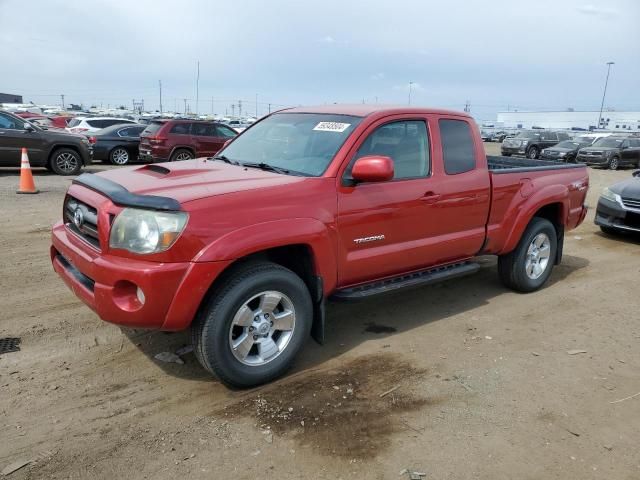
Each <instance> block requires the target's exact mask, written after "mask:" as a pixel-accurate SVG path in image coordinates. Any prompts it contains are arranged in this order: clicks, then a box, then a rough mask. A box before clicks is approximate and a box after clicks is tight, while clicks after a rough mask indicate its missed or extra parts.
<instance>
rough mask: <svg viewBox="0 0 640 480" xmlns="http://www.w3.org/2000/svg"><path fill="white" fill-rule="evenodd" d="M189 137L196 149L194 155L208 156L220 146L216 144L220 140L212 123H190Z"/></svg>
mask: <svg viewBox="0 0 640 480" xmlns="http://www.w3.org/2000/svg"><path fill="white" fill-rule="evenodd" d="M191 138H192V139H193V145H194V147H195V149H196V157H210V156H212V155H214V154H215V153H216V152H217V151H218V150H220V148H221V147H222V145H220V146H218V145H219V144H220V141H219V139H218V137H217V132H216V127H215V125H214V124H213V123H194V124H192V125H191Z"/></svg>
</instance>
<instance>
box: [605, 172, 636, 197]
mask: <svg viewBox="0 0 640 480" xmlns="http://www.w3.org/2000/svg"><path fill="white" fill-rule="evenodd" d="M609 190H611V191H612V192H613V193H617V194H618V195H620V196H622V197H625V198H632V199H634V200H640V178H635V177H634V178H629V179H627V180H623V181H622V182H618V183H614V184H613V185H611V186H610V187H609Z"/></svg>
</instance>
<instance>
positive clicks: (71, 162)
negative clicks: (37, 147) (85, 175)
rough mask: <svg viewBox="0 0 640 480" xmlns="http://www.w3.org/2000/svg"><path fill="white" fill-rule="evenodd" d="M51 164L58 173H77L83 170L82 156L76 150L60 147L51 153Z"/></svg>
mask: <svg viewBox="0 0 640 480" xmlns="http://www.w3.org/2000/svg"><path fill="white" fill-rule="evenodd" d="M49 166H50V167H51V170H52V171H53V172H54V173H56V174H57V175H77V174H78V173H80V170H82V158H81V157H80V154H79V153H78V152H76V151H75V150H72V149H70V148H59V149H57V150H56V151H54V152H53V153H52V154H51V158H50V159H49Z"/></svg>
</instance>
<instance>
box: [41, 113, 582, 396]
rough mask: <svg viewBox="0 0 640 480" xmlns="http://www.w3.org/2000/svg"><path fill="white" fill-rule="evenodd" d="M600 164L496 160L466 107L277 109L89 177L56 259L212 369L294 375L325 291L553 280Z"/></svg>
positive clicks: (87, 289) (86, 293)
mask: <svg viewBox="0 0 640 480" xmlns="http://www.w3.org/2000/svg"><path fill="white" fill-rule="evenodd" d="M588 184H589V177H588V173H587V170H586V167H585V166H584V165H578V164H566V163H559V162H547V161H532V160H528V159H511V158H504V157H487V156H486V155H485V152H484V148H483V144H482V140H481V138H480V132H479V131H478V128H477V126H476V124H475V122H474V120H473V118H472V117H470V116H469V115H467V114H463V113H456V112H451V111H446V110H435V109H421V108H407V107H398V108H377V107H375V106H369V105H357V106H338V105H331V106H322V107H314V108H303V107H300V108H293V109H287V110H282V111H279V112H276V113H273V114H271V115H269V116H267V117H265V118H263V119H261V120H260V121H258V122H256V123H255V124H253V125H252V126H251V127H249V128H248V129H247V130H246V131H244V132H243V133H242V134H241V135H239V136H238V137H236V138H234V139H232V140H230V141H229V142H228V143H227V144H226V145H225V147H224V148H223V149H222V150H221V151H220V152H218V153H217V154H216V156H215V157H210V158H197V159H193V160H188V161H184V162H177V163H163V164H151V165H144V166H138V167H127V168H123V169H119V170H111V171H107V172H101V173H98V174H84V175H81V176H80V177H78V178H76V179H75V180H74V181H73V183H72V185H71V186H70V188H69V190H68V192H67V195H66V197H65V200H64V205H63V209H62V220H61V221H60V222H58V223H57V224H56V225H54V227H53V231H52V245H51V249H50V254H51V260H52V262H53V267H54V269H55V270H56V272H57V273H58V274H59V275H60V276H61V277H62V279H63V280H64V281H65V282H66V284H67V285H68V286H69V287H70V288H71V289H72V290H73V291H74V292H75V294H76V295H77V296H78V297H80V299H82V300H83V301H84V302H85V303H86V304H87V305H88V306H89V307H90V308H92V309H93V310H95V311H96V312H97V314H98V315H99V316H100V318H102V319H103V320H105V321H107V322H112V323H115V324H119V325H122V326H125V327H135V328H149V329H160V330H165V331H178V330H184V329H190V330H191V335H192V341H193V346H194V352H195V355H196V357H197V358H198V360H199V361H200V363H201V364H202V366H203V367H204V368H205V369H206V370H208V371H210V372H211V373H214V374H216V375H217V376H218V377H219V378H220V379H221V380H222V381H224V382H225V383H227V384H230V385H234V386H239V387H248V386H253V385H257V384H260V383H264V382H268V381H270V380H272V379H274V378H276V377H278V376H280V375H282V374H283V373H284V372H285V371H286V370H287V368H288V367H289V366H290V365H291V364H292V361H293V360H294V357H295V356H296V354H298V353H299V351H300V350H301V348H302V347H303V344H304V342H305V341H306V339H307V338H308V337H309V336H312V337H313V338H315V339H316V340H317V341H319V342H320V343H322V342H323V340H324V322H325V313H324V312H325V308H324V307H325V302H326V301H327V300H330V299H332V300H342V301H348V300H363V299H366V298H367V297H370V296H372V295H377V294H383V293H388V292H392V291H395V290H398V289H400V288H406V287H417V286H421V285H426V284H430V283H434V282H438V281H442V280H446V279H452V278H455V277H460V276H463V275H468V274H471V273H473V272H476V271H477V270H478V269H479V265H478V263H477V262H476V261H475V257H477V256H478V255H497V256H498V275H499V277H500V279H501V280H502V282H503V283H504V284H505V285H506V286H507V287H509V288H512V289H514V290H516V291H518V292H531V291H534V290H537V289H539V288H541V287H542V286H543V285H544V284H545V282H546V281H547V279H548V278H549V275H550V274H551V271H552V268H553V266H554V265H557V264H558V263H560V261H561V258H562V246H563V239H564V234H565V232H566V231H567V230H570V229H572V228H575V227H576V226H578V225H579V224H580V223H581V222H582V221H583V220H584V217H585V214H586V211H587V209H586V206H585V205H584V201H585V196H586V193H587V189H588Z"/></svg>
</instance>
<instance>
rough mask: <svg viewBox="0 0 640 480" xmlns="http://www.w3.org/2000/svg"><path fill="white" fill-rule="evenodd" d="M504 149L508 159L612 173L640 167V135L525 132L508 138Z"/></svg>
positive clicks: (502, 150)
mask: <svg viewBox="0 0 640 480" xmlns="http://www.w3.org/2000/svg"><path fill="white" fill-rule="evenodd" d="M604 135H606V136H604ZM500 150H501V152H502V155H504V156H506V157H508V156H511V155H522V156H525V157H528V158H530V159H538V158H541V159H544V160H555V161H562V162H578V163H585V164H587V165H591V166H601V167H606V168H610V169H611V170H616V169H617V168H618V167H622V166H633V167H635V166H638V167H640V138H638V137H636V136H619V135H611V134H587V135H582V136H579V137H576V138H573V139H570V138H569V135H568V134H567V133H566V132H553V131H547V130H525V131H522V132H520V133H518V134H517V135H516V136H515V137H513V138H507V139H505V140H504V142H502V146H501V148H500Z"/></svg>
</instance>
